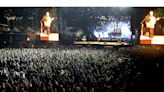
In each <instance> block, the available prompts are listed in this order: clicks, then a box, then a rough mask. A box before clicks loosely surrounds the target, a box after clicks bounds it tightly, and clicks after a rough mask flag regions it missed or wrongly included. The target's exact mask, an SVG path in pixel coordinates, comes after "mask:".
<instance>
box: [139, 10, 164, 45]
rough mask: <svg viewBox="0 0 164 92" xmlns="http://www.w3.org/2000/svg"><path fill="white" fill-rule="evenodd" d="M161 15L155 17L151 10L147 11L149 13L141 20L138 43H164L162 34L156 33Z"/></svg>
mask: <svg viewBox="0 0 164 92" xmlns="http://www.w3.org/2000/svg"><path fill="white" fill-rule="evenodd" d="M161 19H163V17H155V16H154V12H153V11H149V14H148V15H146V16H145V18H144V19H143V20H142V22H141V35H140V44H164V41H162V40H160V39H164V35H162V34H161V35H159V34H158V35H157V34H156V33H157V31H159V30H160V29H157V26H158V25H160V24H159V23H157V22H158V21H159V20H161Z"/></svg>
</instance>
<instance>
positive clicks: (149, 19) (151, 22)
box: [144, 11, 160, 38]
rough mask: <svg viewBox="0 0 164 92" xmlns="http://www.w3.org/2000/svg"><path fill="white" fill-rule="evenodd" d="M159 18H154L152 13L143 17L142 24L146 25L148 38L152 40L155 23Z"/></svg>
mask: <svg viewBox="0 0 164 92" xmlns="http://www.w3.org/2000/svg"><path fill="white" fill-rule="evenodd" d="M159 19H160V18H156V17H155V16H154V15H153V11H150V12H149V15H147V16H145V19H144V22H145V24H146V30H147V31H148V32H149V37H150V38H152V37H153V36H154V28H155V24H156V21H157V20H159Z"/></svg>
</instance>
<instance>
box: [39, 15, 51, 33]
mask: <svg viewBox="0 0 164 92" xmlns="http://www.w3.org/2000/svg"><path fill="white" fill-rule="evenodd" d="M53 20H54V18H51V17H50V14H49V12H46V15H45V16H43V18H42V20H41V21H40V23H41V32H42V33H43V32H44V31H45V30H46V32H47V34H48V35H49V34H50V33H51V32H50V28H51V23H52V21H53Z"/></svg>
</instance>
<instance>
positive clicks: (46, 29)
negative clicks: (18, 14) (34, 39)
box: [40, 11, 59, 41]
mask: <svg viewBox="0 0 164 92" xmlns="http://www.w3.org/2000/svg"><path fill="white" fill-rule="evenodd" d="M54 20H55V18H54V17H51V16H50V12H48V11H47V12H46V14H45V15H44V16H43V18H42V19H41V21H40V25H41V26H40V40H42V41H59V33H53V32H52V30H51V29H52V28H51V25H52V22H53V21H54ZM56 27H57V26H56ZM56 27H55V30H56Z"/></svg>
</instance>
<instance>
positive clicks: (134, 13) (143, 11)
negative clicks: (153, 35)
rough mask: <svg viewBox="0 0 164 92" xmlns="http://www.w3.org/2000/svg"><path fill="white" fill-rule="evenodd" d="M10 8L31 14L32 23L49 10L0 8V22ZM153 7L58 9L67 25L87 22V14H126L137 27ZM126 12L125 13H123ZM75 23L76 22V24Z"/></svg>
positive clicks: (21, 14) (3, 21)
mask: <svg viewBox="0 0 164 92" xmlns="http://www.w3.org/2000/svg"><path fill="white" fill-rule="evenodd" d="M8 9H12V10H13V14H12V15H16V16H31V15H34V16H35V17H34V18H35V21H34V23H35V24H36V23H39V20H40V19H41V17H42V16H43V15H44V12H45V11H46V10H49V9H50V8H0V23H6V20H5V19H4V17H3V16H4V14H5V13H4V11H5V10H8ZM153 9H155V8H144V7H138V8H132V7H127V8H124V7H122V8H121V7H117V8H115V7H103V8H102V7H101V8H100V7H97V8H95V7H94V8H93V7H90V8H87V7H83V8H82V7H81V8H80V7H72V8H67V7H64V8H58V10H59V11H60V16H62V17H63V19H64V20H66V21H67V22H68V24H69V25H73V24H71V23H72V20H75V21H77V22H78V23H79V24H80V23H87V20H88V17H89V16H101V15H112V16H120V15H128V16H131V19H132V21H133V24H132V26H133V27H135V28H139V26H140V24H139V23H140V22H141V21H142V19H143V18H144V17H145V15H147V14H148V12H149V11H150V10H153ZM125 12H126V14H124V13H125ZM78 23H76V24H78Z"/></svg>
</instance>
